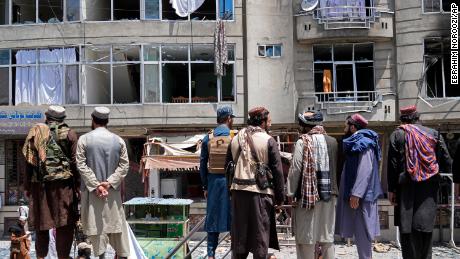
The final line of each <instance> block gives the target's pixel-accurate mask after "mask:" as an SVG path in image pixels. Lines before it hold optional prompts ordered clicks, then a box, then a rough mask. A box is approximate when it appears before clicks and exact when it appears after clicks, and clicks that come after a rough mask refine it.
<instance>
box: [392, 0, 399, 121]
mask: <svg viewBox="0 0 460 259" xmlns="http://www.w3.org/2000/svg"><path fill="white" fill-rule="evenodd" d="M393 8H395V9H396V2H394V7H393ZM393 46H394V52H393V66H394V73H395V77H394V78H395V79H394V80H395V83H396V84H395V121H394V123H395V124H396V123H397V122H398V118H399V76H398V69H399V68H398V47H397V46H398V45H397V41H396V11H395V12H393Z"/></svg>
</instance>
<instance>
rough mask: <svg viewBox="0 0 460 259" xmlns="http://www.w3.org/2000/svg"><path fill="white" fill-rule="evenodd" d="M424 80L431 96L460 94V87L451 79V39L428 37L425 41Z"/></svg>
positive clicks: (442, 96)
mask: <svg viewBox="0 0 460 259" xmlns="http://www.w3.org/2000/svg"><path fill="white" fill-rule="evenodd" d="M423 60H424V65H425V69H424V74H423V77H424V82H425V89H426V95H427V96H428V97H431V98H446V97H458V96H460V89H459V88H458V87H456V86H454V85H452V84H451V81H450V39H448V38H428V39H425V41H424V56H423Z"/></svg>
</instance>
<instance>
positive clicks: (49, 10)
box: [38, 0, 64, 23]
mask: <svg viewBox="0 0 460 259" xmlns="http://www.w3.org/2000/svg"><path fill="white" fill-rule="evenodd" d="M63 13H64V7H63V1H62V0H38V22H39V23H57V22H62V18H63Z"/></svg>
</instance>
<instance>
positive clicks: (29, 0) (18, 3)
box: [12, 0, 36, 24]
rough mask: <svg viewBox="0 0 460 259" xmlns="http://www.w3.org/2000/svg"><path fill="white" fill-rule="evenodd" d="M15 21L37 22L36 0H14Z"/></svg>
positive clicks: (13, 15)
mask: <svg viewBox="0 0 460 259" xmlns="http://www.w3.org/2000/svg"><path fill="white" fill-rule="evenodd" d="M12 5H13V6H12V18H13V23H25V24H29V23H35V22H36V1H35V0H12Z"/></svg>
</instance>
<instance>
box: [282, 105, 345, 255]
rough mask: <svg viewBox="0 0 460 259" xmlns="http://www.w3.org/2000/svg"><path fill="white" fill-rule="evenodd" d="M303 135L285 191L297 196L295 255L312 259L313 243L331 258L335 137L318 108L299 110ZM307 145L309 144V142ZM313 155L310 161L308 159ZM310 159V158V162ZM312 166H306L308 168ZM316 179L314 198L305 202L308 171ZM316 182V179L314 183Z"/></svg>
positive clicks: (299, 141) (335, 158)
mask: <svg viewBox="0 0 460 259" xmlns="http://www.w3.org/2000/svg"><path fill="white" fill-rule="evenodd" d="M298 118H299V125H300V126H301V127H302V136H301V137H300V139H299V140H298V141H297V142H296V144H295V150H294V154H293V158H292V163H291V168H290V170H289V176H288V179H287V194H288V196H291V197H295V198H296V207H295V209H294V218H295V226H294V228H295V240H296V250H297V258H302V259H314V258H315V244H316V243H319V244H320V245H321V251H322V255H323V258H324V259H334V258H335V252H334V228H335V207H336V203H337V195H338V190H337V178H336V170H337V166H336V163H337V151H338V144H337V140H336V139H335V138H333V137H331V136H328V135H327V134H326V131H325V130H324V128H323V126H322V125H321V124H322V121H323V115H322V114H321V112H304V113H303V114H299V116H298ZM308 145H310V146H308ZM309 156H312V161H309ZM311 162H313V163H312V164H311ZM309 167H310V168H311V170H308V168H309ZM309 173H310V175H312V176H313V177H314V178H315V179H314V180H313V181H312V182H313V184H314V187H316V190H317V191H315V193H317V195H316V194H315V196H316V197H315V198H314V199H313V200H312V201H313V202H312V203H313V204H311V208H308V206H305V205H306V204H305V202H304V199H303V198H302V193H305V191H304V190H305V188H306V187H307V186H308V183H307V180H306V179H308V178H307V177H308V176H307V174H309ZM315 182H316V183H315Z"/></svg>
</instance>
